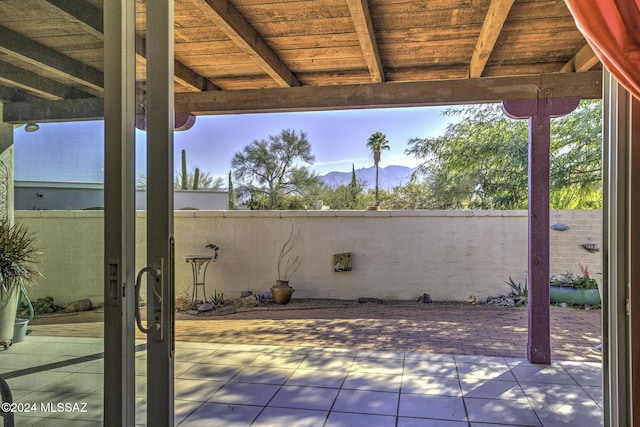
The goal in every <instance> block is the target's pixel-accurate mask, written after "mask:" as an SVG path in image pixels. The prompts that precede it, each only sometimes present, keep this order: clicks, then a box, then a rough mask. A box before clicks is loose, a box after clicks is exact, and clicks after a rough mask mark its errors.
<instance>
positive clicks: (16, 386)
mask: <svg viewBox="0 0 640 427" xmlns="http://www.w3.org/2000/svg"><path fill="white" fill-rule="evenodd" d="M69 375H71V373H69V372H52V371H49V372H38V373H34V374H29V375H22V376H19V377H14V378H9V379H7V380H6V381H7V384H8V385H9V387H11V391H12V392H15V391H19V390H28V391H38V390H46V389H48V388H49V386H50V385H51V384H56V383H57V382H58V381H62V379H64V378H66V377H68V376H69Z"/></svg>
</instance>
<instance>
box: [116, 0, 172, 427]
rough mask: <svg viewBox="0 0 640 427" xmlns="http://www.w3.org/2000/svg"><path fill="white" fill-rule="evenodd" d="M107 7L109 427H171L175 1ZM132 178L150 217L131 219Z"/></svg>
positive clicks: (141, 215) (133, 200) (143, 213)
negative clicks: (143, 155) (141, 155)
mask: <svg viewBox="0 0 640 427" xmlns="http://www.w3.org/2000/svg"><path fill="white" fill-rule="evenodd" d="M104 5H105V29H106V31H105V58H107V59H106V61H105V62H106V67H105V93H106V95H105V121H106V123H107V125H106V130H105V135H106V139H107V148H106V154H107V161H106V162H107V166H106V173H105V197H106V200H105V218H106V219H105V253H106V255H105V258H106V262H107V265H106V267H105V289H106V290H105V292H106V294H107V295H108V301H109V304H108V305H106V306H105V319H106V322H107V325H108V328H106V329H105V331H106V332H105V346H106V358H107V359H108V360H107V362H109V365H108V366H110V367H111V368H112V371H111V372H110V375H109V377H110V380H105V395H106V398H105V401H106V405H105V425H134V424H146V425H150V426H169V425H173V353H174V334H173V264H174V261H173V2H171V1H167V0H162V1H157V2H134V1H131V0H120V1H115V2H105V3H104ZM151 6H153V7H151ZM136 128H138V130H136ZM136 146H137V147H138V148H139V149H140V150H141V151H142V152H146V165H144V169H145V170H136V163H138V164H144V163H145V162H144V161H142V162H136ZM139 160H143V159H139ZM141 177H144V178H141ZM136 181H138V184H139V186H140V184H141V183H140V181H142V182H143V183H144V187H145V188H144V190H145V191H143V192H142V194H141V197H142V198H143V199H144V204H145V205H146V211H138V212H136ZM145 224H146V226H145Z"/></svg>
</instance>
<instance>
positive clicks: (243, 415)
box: [180, 403, 262, 427]
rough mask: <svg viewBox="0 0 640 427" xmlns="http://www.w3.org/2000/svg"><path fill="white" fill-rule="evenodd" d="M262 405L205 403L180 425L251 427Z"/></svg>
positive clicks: (195, 426) (196, 426)
mask: <svg viewBox="0 0 640 427" xmlns="http://www.w3.org/2000/svg"><path fill="white" fill-rule="evenodd" d="M261 411H262V406H248V405H233V404H231V405H230V404H226V403H205V404H203V405H202V406H200V407H199V408H198V409H196V410H195V411H194V412H193V414H191V415H189V416H188V417H187V418H186V419H185V420H184V421H182V422H181V423H180V427H199V426H202V427H210V426H224V427H249V426H250V425H251V423H252V422H253V420H255V419H256V417H257V416H258V414H259V413H260V412H261Z"/></svg>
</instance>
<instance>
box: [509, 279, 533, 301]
mask: <svg viewBox="0 0 640 427" xmlns="http://www.w3.org/2000/svg"><path fill="white" fill-rule="evenodd" d="M505 283H506V284H507V285H509V286H510V287H511V295H510V296H511V297H513V302H514V303H515V305H516V306H518V305H527V302H528V300H529V289H528V288H527V280H526V279H525V280H524V284H520V283H516V282H514V281H513V279H512V278H511V276H509V281H508V282H507V281H505Z"/></svg>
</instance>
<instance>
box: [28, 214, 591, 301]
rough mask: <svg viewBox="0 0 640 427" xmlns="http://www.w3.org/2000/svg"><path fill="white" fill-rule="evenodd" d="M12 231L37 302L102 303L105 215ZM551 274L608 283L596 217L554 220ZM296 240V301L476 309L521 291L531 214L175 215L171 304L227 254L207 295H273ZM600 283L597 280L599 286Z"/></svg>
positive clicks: (31, 219) (50, 218)
mask: <svg viewBox="0 0 640 427" xmlns="http://www.w3.org/2000/svg"><path fill="white" fill-rule="evenodd" d="M16 221H19V222H22V223H24V224H25V225H27V226H28V227H29V228H30V229H31V230H33V231H34V232H35V233H36V235H37V237H38V244H39V245H40V247H42V249H43V252H44V253H45V259H46V262H45V263H44V264H43V265H42V271H43V273H44V274H45V278H43V279H42V280H41V281H40V284H39V285H38V286H37V287H35V288H33V289H32V292H31V294H32V295H33V296H34V297H36V298H37V297H41V296H45V295H51V296H53V297H54V298H55V299H56V301H57V302H59V303H60V304H64V303H66V302H68V301H70V300H72V299H76V298H79V297H89V298H92V299H94V301H101V300H102V280H103V279H102V212H100V211H91V212H82V211H45V212H27V211H19V212H17V214H16ZM137 221H138V234H137V247H138V258H137V260H138V264H139V267H138V268H142V266H143V262H144V244H145V243H144V242H145V231H144V224H145V221H146V213H145V212H138V220H137ZM557 222H561V223H564V224H566V225H568V226H569V227H570V229H569V230H568V231H564V232H557V231H551V257H552V262H551V266H552V267H551V268H552V272H554V273H564V272H566V271H571V272H579V267H578V263H582V264H583V265H588V266H589V270H590V271H591V272H593V273H597V272H601V271H602V262H601V253H589V252H587V251H586V250H584V249H583V248H582V247H581V244H583V243H587V242H594V243H597V245H598V247H601V234H602V232H601V229H602V226H601V213H600V212H599V211H566V212H553V213H552V217H551V224H554V223H557ZM292 226H293V227H294V229H296V230H297V229H300V240H299V242H298V245H297V247H296V248H295V250H294V252H295V253H296V254H299V255H300V256H301V257H302V265H301V267H300V269H299V270H298V272H297V273H296V274H295V276H294V277H293V279H292V280H291V285H292V286H293V287H295V288H296V293H295V294H294V297H298V298H344V299H349V298H357V297H360V296H373V297H379V298H394V299H413V298H417V297H418V296H420V295H422V293H424V292H428V293H429V294H431V296H432V297H433V298H434V299H435V300H441V301H442V300H453V301H455V300H466V299H467V297H468V296H469V295H474V296H476V297H477V298H478V300H479V301H482V300H484V299H485V298H486V297H487V296H489V295H496V294H500V293H506V292H507V291H508V289H507V286H506V284H505V283H504V280H506V279H507V278H508V277H509V276H511V277H513V278H514V279H515V280H519V281H522V280H523V278H524V275H525V272H526V269H527V217H526V211H179V212H176V213H175V237H176V288H177V289H176V294H181V293H190V292H191V284H192V275H191V269H190V266H189V265H188V264H187V263H186V262H185V261H184V258H183V257H184V256H185V255H188V254H200V253H208V250H207V249H205V246H206V245H207V243H215V244H217V245H219V246H220V248H221V249H220V259H219V261H218V262H216V263H215V264H211V265H210V267H209V270H208V272H207V294H208V295H212V294H213V292H214V289H215V290H217V291H218V292H224V294H225V296H227V297H231V298H233V297H237V296H239V295H240V292H241V291H243V290H251V291H253V292H254V293H257V292H262V291H264V290H267V289H268V288H269V287H270V286H271V285H272V284H273V283H274V281H275V280H276V278H277V272H276V270H277V265H276V263H277V258H278V255H279V253H280V248H281V247H282V244H283V243H284V241H285V240H286V238H287V236H288V234H289V232H290V230H291V227H292ZM343 252H351V253H352V259H353V271H351V272H343V273H336V272H334V271H333V255H334V254H337V253H343ZM597 277H600V276H597Z"/></svg>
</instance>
